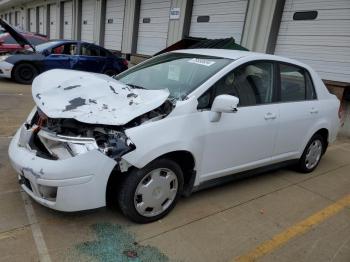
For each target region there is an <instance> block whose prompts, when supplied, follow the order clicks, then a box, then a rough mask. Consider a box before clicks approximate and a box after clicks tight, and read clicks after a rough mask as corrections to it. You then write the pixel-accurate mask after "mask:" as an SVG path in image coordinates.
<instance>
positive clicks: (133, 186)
mask: <svg viewBox="0 0 350 262" xmlns="http://www.w3.org/2000/svg"><path fill="white" fill-rule="evenodd" d="M182 189H183V173H182V170H181V168H180V166H179V165H178V164H177V163H176V162H174V161H172V160H169V159H159V160H155V161H153V162H152V163H151V164H149V165H147V166H146V167H144V168H142V169H133V170H132V171H130V172H129V173H128V174H127V177H126V178H125V180H124V181H123V184H122V185H121V188H120V191H119V196H118V202H119V206H120V209H121V210H122V212H123V213H124V215H125V216H127V217H128V218H130V219H131V220H133V221H135V222H138V223H148V222H153V221H156V220H158V219H160V218H162V217H164V216H165V215H167V214H168V213H169V212H170V211H171V209H173V208H174V206H175V204H176V202H177V200H178V198H179V196H180V194H181V192H182Z"/></svg>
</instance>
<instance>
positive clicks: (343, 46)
mask: <svg viewBox="0 0 350 262" xmlns="http://www.w3.org/2000/svg"><path fill="white" fill-rule="evenodd" d="M305 10H306V11H308V10H315V11H317V12H318V15H317V18H316V19H315V20H303V21H302V20H299V21H295V20H293V15H294V13H295V12H296V11H305ZM275 53H276V54H278V55H283V56H287V57H290V58H295V59H298V60H300V61H303V62H305V63H306V64H308V65H310V66H312V67H313V68H314V69H315V70H316V71H317V72H318V73H319V74H320V76H321V77H322V78H323V79H327V80H335V81H343V82H350V1H343V0H334V1H332V2H330V1H325V0H317V1H313V2H312V3H311V2H308V1H303V0H287V1H286V3H285V7H284V11H283V16H282V21H281V26H280V30H279V33H278V39H277V43H276V50H275Z"/></svg>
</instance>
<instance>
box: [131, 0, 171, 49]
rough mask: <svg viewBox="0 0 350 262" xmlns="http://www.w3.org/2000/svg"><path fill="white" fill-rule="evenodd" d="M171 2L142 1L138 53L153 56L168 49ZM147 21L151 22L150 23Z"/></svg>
mask: <svg viewBox="0 0 350 262" xmlns="http://www.w3.org/2000/svg"><path fill="white" fill-rule="evenodd" d="M169 11H170V0H142V1H141V6H140V20H139V31H138V35H137V51H136V52H137V53H138V54H142V55H153V54H155V53H157V52H159V51H161V50H162V49H164V48H165V47H166V41H167V38H168V24H169ZM146 20H150V21H149V23H145V22H147V21H146Z"/></svg>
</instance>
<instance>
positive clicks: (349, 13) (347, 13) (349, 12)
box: [282, 8, 350, 22]
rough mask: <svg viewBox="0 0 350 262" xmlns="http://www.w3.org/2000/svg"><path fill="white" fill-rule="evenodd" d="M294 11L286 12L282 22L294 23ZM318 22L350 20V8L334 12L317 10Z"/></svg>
mask: <svg viewBox="0 0 350 262" xmlns="http://www.w3.org/2000/svg"><path fill="white" fill-rule="evenodd" d="M294 13H295V12H294V11H289V12H284V13H283V16H282V22H286V21H293V15H294ZM317 13H318V15H317V18H316V19H317V20H334V19H350V8H347V9H340V10H339V9H334V10H317Z"/></svg>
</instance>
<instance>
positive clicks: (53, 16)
mask: <svg viewBox="0 0 350 262" xmlns="http://www.w3.org/2000/svg"><path fill="white" fill-rule="evenodd" d="M49 8H50V17H49V28H50V39H55V38H57V25H56V23H57V13H56V12H57V6H56V4H52V5H50V6H49Z"/></svg>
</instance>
